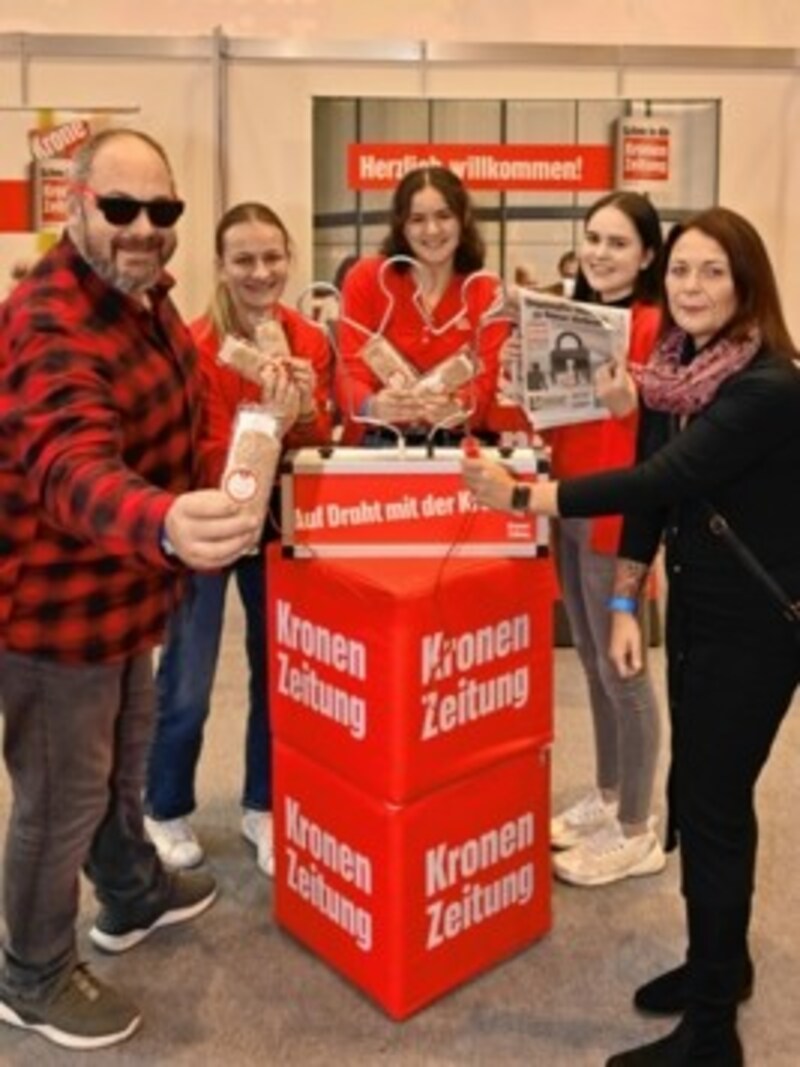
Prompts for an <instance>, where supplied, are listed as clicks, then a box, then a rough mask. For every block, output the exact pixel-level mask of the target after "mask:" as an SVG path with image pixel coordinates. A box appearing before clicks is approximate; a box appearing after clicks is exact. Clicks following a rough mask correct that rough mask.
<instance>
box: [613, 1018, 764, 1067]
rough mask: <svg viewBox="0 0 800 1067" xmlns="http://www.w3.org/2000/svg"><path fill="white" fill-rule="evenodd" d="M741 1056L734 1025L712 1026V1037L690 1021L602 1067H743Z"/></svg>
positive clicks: (732, 1023) (618, 1054) (733, 1021)
mask: <svg viewBox="0 0 800 1067" xmlns="http://www.w3.org/2000/svg"><path fill="white" fill-rule="evenodd" d="M743 1065H744V1053H743V1051H742V1044H741V1042H740V1040H739V1035H738V1034H737V1032H736V1021H735V1018H732V1019H731V1020H730V1022H729V1023H727V1024H726V1025H725V1026H719V1025H717V1026H715V1027H714V1029H713V1033H711V1032H709V1031H708V1030H707V1029H706V1028H705V1027H700V1026H697V1025H696V1024H695V1023H693V1022H692V1021H691V1019H690V1018H688V1017H687V1018H685V1019H683V1020H681V1022H680V1024H679V1025H678V1026H677V1028H676V1029H675V1030H673V1031H672V1033H671V1034H667V1036H666V1037H662V1038H660V1039H659V1040H658V1041H652V1042H650V1043H649V1044H647V1045H640V1046H639V1047H638V1048H632V1049H628V1051H627V1052H618V1053H617V1054H616V1055H615V1056H612V1057H611V1058H610V1059H609V1060H607V1061H606V1067H743Z"/></svg>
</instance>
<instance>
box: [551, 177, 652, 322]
mask: <svg viewBox="0 0 800 1067" xmlns="http://www.w3.org/2000/svg"><path fill="white" fill-rule="evenodd" d="M604 207H615V208H616V209H617V211H621V212H622V214H623V215H624V216H625V217H626V218H627V220H628V221H629V222H630V224H631V225H632V226H633V228H634V230H636V232H637V234H638V235H639V240H640V241H641V242H642V248H643V250H644V251H645V252H651V253H652V259H651V260H650V262H649V263H648V265H647V266H646V267H644V268H643V269H642V270H640V271H639V273H638V274H637V276H636V281H635V283H634V287H633V299H634V300H637V301H640V302H641V303H643V304H657V303H658V301H659V298H660V296H661V273H662V268H661V264H662V259H661V256H662V253H663V247H664V239H663V237H662V234H661V221H660V219H659V217H658V212H657V211H656V209H655V208H654V207H653V205H652V204H651V203H650V201H649V200H648V199H647V197H646V196H643V195H642V194H641V193H636V192H630V191H627V190H616V191H614V192H611V193H606V195H605V196H601V197H600V199H599V200H596V201H595V202H594V203H593V204H592V206H591V207H590V208H589V210H588V211H587V212H586V215H585V216H584V219H583V226H584V229H586V228H587V227H588V225H589V223H590V222H591V221H592V219H593V217H594V216H595V215H596V214H597V212H598V211H600V210H601V209H602V208H604ZM562 259H563V256H562ZM574 298H575V300H589V301H591V300H593V299H595V294H594V291H593V290H592V287H591V286H590V285H589V283H588V282H587V280H586V277H585V275H584V273H583V268H582V267H581V266H580V259H579V260H578V273H577V274H576V275H575V292H574Z"/></svg>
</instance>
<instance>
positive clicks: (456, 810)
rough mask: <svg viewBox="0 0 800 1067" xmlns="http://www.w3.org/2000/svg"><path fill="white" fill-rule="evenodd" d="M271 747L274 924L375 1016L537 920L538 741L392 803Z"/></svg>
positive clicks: (441, 989) (499, 955) (493, 952)
mask: <svg viewBox="0 0 800 1067" xmlns="http://www.w3.org/2000/svg"><path fill="white" fill-rule="evenodd" d="M275 748H276V751H275V786H276V807H275V844H276V861H277V870H276V879H275V913H276V918H277V920H278V922H279V923H280V924H281V926H283V927H284V928H285V929H286V930H288V931H289V932H290V933H292V934H293V935H294V936H295V937H297V938H298V939H299V940H300V941H302V942H303V943H304V944H306V945H307V946H308V947H309V948H310V949H311V950H312V951H314V952H315V953H316V954H317V955H319V956H320V957H321V958H322V959H324V960H326V961H327V962H328V963H330V964H331V965H332V966H333V967H334V968H335V969H336V970H337V971H339V972H340V973H341V974H343V975H344V976H345V977H347V978H348V979H350V980H351V981H352V982H353V983H354V984H355V985H356V986H358V987H359V988H360V989H361V990H363V991H364V992H365V993H367V994H368V995H369V996H370V997H372V998H373V999H374V1000H376V1001H377V1002H378V1003H379V1004H380V1005H381V1007H382V1008H383V1009H384V1010H385V1011H386V1012H387V1013H388V1014H389V1015H391V1016H393V1017H394V1018H396V1019H402V1018H404V1017H406V1016H408V1015H410V1014H411V1013H412V1012H414V1011H416V1010H418V1009H419V1008H421V1007H423V1006H424V1005H426V1004H428V1003H429V1002H430V1001H432V1000H434V999H435V998H436V997H438V996H440V995H442V994H443V993H445V992H447V991H448V990H450V989H452V988H453V987H455V986H456V985H458V984H459V983H461V982H463V981H465V980H466V979H468V978H471V977H473V976H474V975H476V974H478V973H479V972H481V971H482V970H485V969H486V968H488V967H490V966H492V965H493V964H495V963H497V962H498V961H500V960H502V959H504V958H505V957H507V956H509V955H511V954H512V953H515V952H517V951H519V950H520V949H522V948H524V947H525V946H526V945H528V944H530V942H532V941H534V940H535V939H536V938H538V937H540V936H542V934H544V933H545V932H546V931H547V930H548V929H549V928H550V924H551V913H550V860H549V834H548V826H547V818H546V814H547V812H548V796H549V753H548V750H547V748H546V747H543V746H537V745H534V744H532V743H529V744H528V745H527V746H526V748H525V749H524V750H523V751H520V752H518V753H517V754H516V755H514V756H512V757H511V758H509V759H505V760H501V761H497V762H495V763H493V764H492V765H491V766H489V767H486V768H484V769H482V770H479V771H477V772H475V773H473V774H471V775H469V776H467V777H465V778H461V779H460V780H458V781H455V782H452V783H451V784H448V785H446V786H444V787H442V788H441V789H438V790H436V791H434V792H431V793H429V794H427V795H426V796H424V797H421V798H420V799H418V800H416V801H414V802H411V803H407V804H403V805H394V804H391V803H388V802H386V801H384V800H381V799H378V798H376V797H375V796H373V795H371V794H369V793H365V792H364V791H362V790H361V789H359V788H357V787H356V786H354V785H353V783H352V781H351V780H346V779H344V778H342V777H341V776H340V775H338V774H336V773H335V772H333V771H331V770H330V769H328V768H327V767H325V766H322V765H320V764H319V763H318V762H315V761H314V760H311V759H308V758H307V757H306V756H305V755H303V754H301V753H300V752H298V751H296V750H295V749H293V748H291V747H288V746H287V745H285V744H283V743H282V742H278V743H277V744H276V746H275Z"/></svg>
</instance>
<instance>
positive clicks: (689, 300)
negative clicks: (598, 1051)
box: [466, 207, 800, 1067]
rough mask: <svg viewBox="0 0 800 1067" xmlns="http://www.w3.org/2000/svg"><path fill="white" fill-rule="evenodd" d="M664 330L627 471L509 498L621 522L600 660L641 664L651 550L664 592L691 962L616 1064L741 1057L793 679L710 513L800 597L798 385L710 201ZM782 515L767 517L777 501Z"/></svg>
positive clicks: (675, 975)
mask: <svg viewBox="0 0 800 1067" xmlns="http://www.w3.org/2000/svg"><path fill="white" fill-rule="evenodd" d="M664 284H665V289H666V298H667V308H668V310H667V314H666V317H665V322H664V332H663V334H662V337H661V340H660V342H659V344H658V346H657V348H656V349H655V351H654V353H653V355H652V357H651V359H650V361H649V362H648V364H647V366H646V367H645V368H644V369H643V371H642V372H641V374H640V375H639V392H640V397H641V403H642V424H641V432H640V435H639V463H638V465H637V466H635V467H633V468H631V469H628V470H621V471H608V472H606V473H604V474H600V475H596V476H593V477H587V478H579V479H576V480H571V481H566V482H561V483H560V484H558V483H550V484H542V485H536V486H535V487H534V488H533V491H532V493H531V494H530V499H525V498H528V496H529V494H528V493H527V491H526V490H524V489H520V487H517V492H516V494H515V500H514V502H515V503H516V504H517V505H518V506H520V507H526V508H527V509H529V510H531V511H533V512H536V513H540V514H548V515H555V514H561V515H596V514H602V513H605V512H608V511H621V512H623V513H625V516H626V517H625V526H624V530H623V536H622V541H621V545H620V562H619V564H618V571H617V578H616V585H615V590H614V597H613V598H612V600H611V602H610V609H611V610H612V611H613V615H614V623H613V632H612V641H611V656H612V659H613V660H614V662H615V663H616V665H617V668H618V670H619V671H620V673H621V674H623V675H630V674H633V673H635V672H636V671H638V670H639V669H640V668H641V662H642V647H641V645H642V642H641V635H640V632H639V628H638V625H637V622H636V616H635V609H636V602H637V599H638V597H639V595H640V593H641V589H642V584H643V582H644V579H645V576H646V574H647V571H648V568H649V567H650V565H651V563H652V561H653V558H654V556H655V553H656V551H657V549H658V546H659V544H660V543H661V542H662V541H664V542H665V546H666V566H667V575H668V578H669V600H668V610H667V653H668V663H669V670H668V688H669V701H670V716H671V721H672V765H671V771H670V790H669V800H670V823H671V825H670V831H671V832H670V835H669V841H668V844H670V845H673V846H674V845H675V844H676V843H679V844H680V851H681V861H682V884H681V888H682V892H683V895H684V898H685V903H686V914H687V928H688V941H689V947H688V953H687V957H686V962H685V963H683V964H681V965H680V966H678V967H677V968H675V969H673V970H671V971H667V972H666V973H665V974H663V975H661V976H659V977H658V978H656V979H654V980H652V981H651V982H648V983H647V984H646V985H644V986H642V987H641V988H640V989H638V990H637V992H636V994H635V996H634V1002H635V1004H636V1006H637V1007H638V1008H640V1009H641V1010H643V1011H651V1012H658V1013H661V1014H664V1013H675V1014H681V1015H682V1016H683V1018H682V1020H681V1023H680V1025H679V1026H678V1027H677V1029H676V1030H674V1031H673V1032H672V1033H670V1034H668V1035H667V1036H666V1037H664V1038H661V1039H660V1040H659V1041H656V1042H655V1043H651V1044H648V1045H644V1046H642V1047H641V1048H638V1049H633V1050H631V1051H629V1052H623V1053H620V1054H619V1055H616V1056H612V1058H611V1059H610V1060H609V1061H608V1062H609V1065H610V1067H638V1065H645V1067H646V1065H648V1064H658V1065H659V1067H670V1065H681V1067H683V1065H689V1064H696V1063H708V1064H719V1065H724V1067H737V1065H738V1064H741V1063H743V1052H742V1046H741V1042H740V1040H739V1036H738V1033H737V1030H736V1013H737V1004H738V1002H739V1001H740V1000H742V999H744V998H745V997H747V996H749V994H750V991H751V989H752V984H753V965H752V961H751V957H750V953H749V947H748V928H749V924H750V909H751V901H752V896H753V891H754V883H755V862H756V848H757V842H758V826H757V820H756V811H755V798H754V794H755V787H756V783H757V781H758V777H759V775H760V773H761V770H762V769H763V767H764V765H765V763H766V761H767V758H768V756H769V753H770V750H771V747H772V744H773V742H774V740H775V738H776V736H777V733H778V730H779V727H780V725H781V722H782V721H783V718H784V716H785V714H786V712H787V710H788V708H789V706H790V703H791V701H792V697H793V694H794V691H795V687H796V685H797V682H798V677H799V676H800V657H799V656H798V649H797V634H796V626H792V625H790V624H789V623H788V622H787V620H786V618H785V617H784V616H783V615H782V613H781V612H780V611H778V610H777V609H776V607H775V604H774V602H773V600H772V599H770V597H769V596H768V594H767V592H766V590H765V586H764V584H763V583H761V582H759V581H757V580H755V579H754V576H753V574H752V573H751V572H750V571H749V570H748V569H747V568H746V567H745V566H744V565H743V564H742V561H741V559H740V558H739V557H738V556H737V554H736V553H735V552H733V551H731V550H730V547H729V546H728V545H727V544H726V543H725V542H724V541H723V540H721V539H720V537H719V536H718V533H717V532H716V531H718V530H719V528H720V527H719V520H718V519H717V518H713V516H714V515H715V514H716V515H717V516H722V517H723V518H724V519H725V521H726V522H727V523H728V524H729V527H730V528H731V529H732V530H733V531H734V532H735V534H736V535H737V536H738V538H739V540H740V541H742V542H743V543H744V544H745V545H747V546H748V547H749V549H750V551H751V552H752V553H753V554H754V555H755V557H756V558H757V559H758V561H759V562H760V564H761V565H762V567H763V568H765V569H766V571H767V572H769V574H770V575H771V576H772V577H773V578H774V579H775V581H777V582H778V583H779V585H780V586H781V587H782V588H783V589H784V590H785V592H786V595H787V596H788V598H789V599H790V600H791V601H797V600H798V598H800V490H799V489H798V483H797V471H798V469H800V372H798V369H797V367H796V366H795V365H794V363H793V362H792V361H793V359H794V357H795V355H796V352H795V348H794V345H793V344H792V341H791V338H790V337H789V333H788V331H787V329H786V326H785V323H784V317H783V312H782V310H781V304H780V300H779V297H778V291H777V287H776V285H775V277H774V274H773V271H772V267H771V265H770V262H769V258H768V256H767V252H766V249H765V248H764V244H763V242H762V240H761V238H760V236H759V235H758V233H757V232H756V230H755V229H754V228H753V226H752V225H751V224H750V223H749V222H748V221H747V220H746V219H744V218H742V216H741V215H738V214H736V213H735V212H733V211H730V210H727V209H726V208H721V207H716V208H710V209H709V210H707V211H704V212H701V213H700V214H698V215H695V216H694V217H692V218H690V219H688V220H687V221H686V222H684V223H682V224H681V225H680V226H679V227H678V228H677V229H675V230H674V231H673V233H672V234H671V235H670V239H669V241H668V250H667V266H666V275H665V282H664ZM466 466H467V470H466V478H467V481H468V483H469V484H470V486H471V487H472V489H473V491H474V492H475V495H476V496H477V498H478V500H479V501H480V502H481V503H484V504H488V505H490V506H494V507H509V506H510V503H511V496H512V493H513V491H514V485H513V483H512V482H511V480H510V479H509V478H508V476H507V474H506V473H505V472H504V471H503V470H502V469H500V468H498V467H497V466H495V465H492V464H486V463H484V462H483V461H482V460H472V461H470V462H469V463H468V464H467V465H466ZM778 501H779V502H780V507H779V508H777V507H776V503H777V502H778Z"/></svg>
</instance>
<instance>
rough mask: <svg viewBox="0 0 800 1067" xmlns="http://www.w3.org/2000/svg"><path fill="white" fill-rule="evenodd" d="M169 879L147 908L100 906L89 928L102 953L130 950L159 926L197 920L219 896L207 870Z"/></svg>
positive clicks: (170, 875)
mask: <svg viewBox="0 0 800 1067" xmlns="http://www.w3.org/2000/svg"><path fill="white" fill-rule="evenodd" d="M167 879H168V880H167V892H166V893H165V895H164V898H163V899H162V900H161V901H160V902H159V903H158V904H157V905H156V906H155V907H150V908H148V909H147V910H146V911H142V910H141V909H139V910H134V909H128V910H127V911H121V910H116V909H114V908H112V907H108V906H106V907H103V908H101V910H100V914H99V915H98V916H97V922H96V923H95V924H94V926H93V927H92V929H91V930H90V931H89V937H90V938H91V940H92V942H93V944H94V945H95V946H96V947H97V948H99V949H101V950H102V951H103V952H113V953H117V952H127V951H128V949H129V948H133V947H134V945H138V944H139V942H140V941H144V939H145V938H146V937H149V936H150V934H152V933H153V931H154V930H157V929H158V928H159V927H160V926H175V925H176V924H177V923H185V922H188V921H189V919H194V917H195V916H196V915H200V914H201V913H202V912H204V911H205V910H206V908H210V907H211V905H212V904H213V903H214V900H215V898H216V896H217V883H216V881H215V880H214V878H213V877H212V876H211V875H210V874H209V873H208V872H207V871H172V872H170V873H168V875H167Z"/></svg>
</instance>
